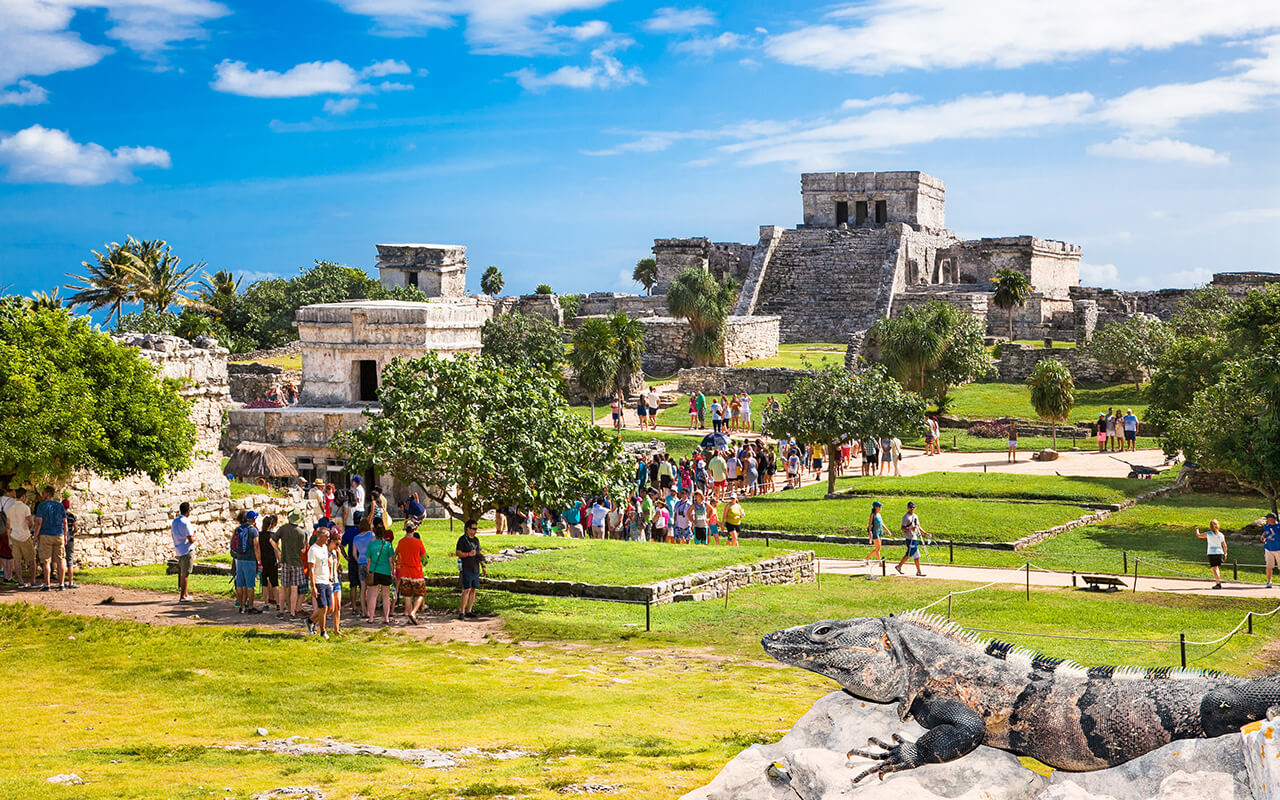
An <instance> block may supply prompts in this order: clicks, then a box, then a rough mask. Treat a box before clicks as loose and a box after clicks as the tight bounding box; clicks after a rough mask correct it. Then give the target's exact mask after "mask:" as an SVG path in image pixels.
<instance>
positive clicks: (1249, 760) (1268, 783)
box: [1241, 720, 1280, 800]
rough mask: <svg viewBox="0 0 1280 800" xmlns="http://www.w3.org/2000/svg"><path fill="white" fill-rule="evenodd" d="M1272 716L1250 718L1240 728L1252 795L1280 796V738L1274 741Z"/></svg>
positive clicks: (1271, 798) (1275, 732)
mask: <svg viewBox="0 0 1280 800" xmlns="http://www.w3.org/2000/svg"><path fill="white" fill-rule="evenodd" d="M1278 727H1280V726H1277V724H1276V721H1275V720H1266V721H1259V722H1253V723H1250V724H1248V725H1246V726H1245V727H1244V729H1243V730H1241V734H1242V735H1243V739H1244V747H1243V749H1244V759H1245V766H1246V768H1247V770H1248V773H1249V785H1250V787H1251V788H1252V789H1253V796H1254V797H1257V798H1266V799H1267V800H1275V799H1276V798H1280V742H1277V741H1276V735H1277V733H1280V731H1278V730H1277V728H1278Z"/></svg>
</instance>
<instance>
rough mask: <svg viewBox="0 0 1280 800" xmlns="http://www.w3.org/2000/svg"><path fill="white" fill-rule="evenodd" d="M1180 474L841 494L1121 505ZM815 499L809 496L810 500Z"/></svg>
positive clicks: (899, 482) (932, 482) (819, 492)
mask: <svg viewBox="0 0 1280 800" xmlns="http://www.w3.org/2000/svg"><path fill="white" fill-rule="evenodd" d="M1177 475H1178V471H1177V470H1176V469H1172V470H1169V471H1167V472H1164V473H1162V474H1161V475H1159V476H1157V477H1156V478H1153V479H1152V480H1149V481H1147V480H1136V479H1135V480H1129V479H1128V478H1090V477H1077V476H1058V475H1011V474H1007V473H977V472H929V473H925V474H923V475H915V476H911V477H902V478H893V477H888V476H885V477H879V476H875V477H861V476H855V477H852V478H846V479H843V480H841V481H838V482H837V489H838V490H841V489H843V490H847V491H850V492H852V493H856V494H858V495H865V496H868V497H876V496H880V495H910V496H913V497H972V498H983V499H998V498H1006V499H1022V500H1062V501H1065V502H1080V503H1118V502H1120V501H1121V500H1125V499H1127V498H1129V497H1134V496H1137V495H1139V494H1144V493H1146V492H1150V491H1152V490H1153V489H1158V488H1160V487H1162V486H1166V485H1169V484H1171V483H1173V481H1174V480H1175V479H1176V478H1177ZM825 492H826V484H820V485H816V486H806V487H805V488H803V489H799V490H791V491H788V492H787V493H786V496H788V497H789V496H792V495H801V496H813V497H822V496H823V494H824V493H825ZM806 493H810V494H806Z"/></svg>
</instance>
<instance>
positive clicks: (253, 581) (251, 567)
mask: <svg viewBox="0 0 1280 800" xmlns="http://www.w3.org/2000/svg"><path fill="white" fill-rule="evenodd" d="M257 583H258V562H256V561H250V560H249V559H247V558H246V559H241V558H237V559H236V588H237V589H252V588H253V587H254V586H256V585H257Z"/></svg>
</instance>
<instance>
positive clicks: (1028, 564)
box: [1027, 561, 1031, 600]
mask: <svg viewBox="0 0 1280 800" xmlns="http://www.w3.org/2000/svg"><path fill="white" fill-rule="evenodd" d="M1027 599H1028V600H1030V599H1031V562H1030V561H1028V562H1027Z"/></svg>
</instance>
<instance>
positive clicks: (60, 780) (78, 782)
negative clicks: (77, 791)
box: [45, 772, 84, 786]
mask: <svg viewBox="0 0 1280 800" xmlns="http://www.w3.org/2000/svg"><path fill="white" fill-rule="evenodd" d="M45 780H46V781H47V782H48V783H56V784H57V785H59V786H82V785H83V784H84V778H81V777H80V776H79V775H77V774H75V773H74V772H68V773H66V774H65V775H50V776H49V777H48V778H46V779H45Z"/></svg>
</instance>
